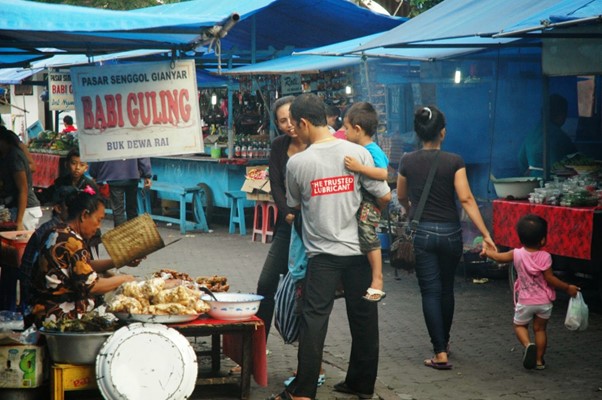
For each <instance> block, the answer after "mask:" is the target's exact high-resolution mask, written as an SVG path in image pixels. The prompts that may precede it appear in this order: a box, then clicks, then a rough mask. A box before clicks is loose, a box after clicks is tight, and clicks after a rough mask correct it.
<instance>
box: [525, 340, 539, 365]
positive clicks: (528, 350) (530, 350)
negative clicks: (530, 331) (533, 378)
mask: <svg viewBox="0 0 602 400" xmlns="http://www.w3.org/2000/svg"><path fill="white" fill-rule="evenodd" d="M536 366H537V346H535V344H533V343H529V344H528V345H527V347H525V351H524V353H523V367H525V368H526V369H533V368H535V367H536Z"/></svg>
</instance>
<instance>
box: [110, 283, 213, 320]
mask: <svg viewBox="0 0 602 400" xmlns="http://www.w3.org/2000/svg"><path fill="white" fill-rule="evenodd" d="M170 279H171V277H170ZM184 282H186V281H184ZM188 283H189V284H190V285H193V283H192V282H188ZM188 286H189V285H186V284H184V283H183V284H180V285H179V286H176V287H174V288H170V289H166V287H167V283H166V282H165V280H164V279H163V278H152V279H149V280H146V281H144V282H127V283H124V284H122V285H121V294H119V295H117V296H115V298H114V299H113V301H111V303H110V304H109V309H110V311H111V312H127V313H129V314H154V315H195V314H201V313H204V312H207V311H209V308H210V307H209V305H208V304H206V303H205V302H204V301H202V300H201V299H200V298H201V293H200V292H199V291H198V290H195V289H192V288H190V287H188Z"/></svg>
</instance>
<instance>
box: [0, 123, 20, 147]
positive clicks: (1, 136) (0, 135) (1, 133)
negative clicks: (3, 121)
mask: <svg viewBox="0 0 602 400" xmlns="http://www.w3.org/2000/svg"><path fill="white" fill-rule="evenodd" d="M0 140H1V141H3V142H6V143H8V144H9V145H11V146H13V147H19V136H17V134H16V133H15V132H13V131H9V130H8V129H6V127H4V126H2V125H0Z"/></svg>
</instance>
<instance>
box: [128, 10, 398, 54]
mask: <svg viewBox="0 0 602 400" xmlns="http://www.w3.org/2000/svg"><path fill="white" fill-rule="evenodd" d="M243 5H244V6H246V7H248V8H249V10H245V9H243ZM144 10H149V11H151V12H152V13H153V15H161V16H164V17H169V18H171V17H172V16H178V15H188V16H196V17H199V18H200V17H204V16H205V15H221V16H222V18H223V16H224V14H225V15H228V13H231V12H237V13H239V14H240V21H239V22H238V23H236V25H235V26H234V28H232V30H230V32H229V33H228V34H227V36H226V37H224V38H223V39H222V40H221V42H222V43H221V45H222V49H224V50H227V49H231V48H236V49H238V50H248V49H250V48H251V46H252V42H251V38H253V37H255V47H256V48H257V49H267V48H269V47H273V48H275V49H281V48H284V47H286V46H292V47H294V48H295V49H307V48H312V47H317V46H322V45H326V44H330V43H336V42H341V41H344V40H348V39H352V38H356V37H360V36H366V35H369V34H372V33H376V32H383V31H385V30H387V29H391V28H393V27H395V26H398V25H399V24H400V23H402V22H404V21H405V20H406V18H399V17H390V16H386V15H382V14H377V13H374V12H372V11H370V10H368V9H365V8H361V7H358V6H357V5H355V4H353V3H352V2H350V1H347V0H277V1H266V0H259V1H255V0H254V1H247V2H244V1H240V0H220V1H213V0H195V1H186V2H181V3H173V4H166V5H163V6H158V7H151V8H147V9H142V10H137V12H143V11H144ZM254 30H255V33H254Z"/></svg>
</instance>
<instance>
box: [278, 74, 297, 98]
mask: <svg viewBox="0 0 602 400" xmlns="http://www.w3.org/2000/svg"><path fill="white" fill-rule="evenodd" d="M280 83H281V90H282V95H283V96H287V95H289V94H296V93H301V90H302V87H303V86H302V82H301V75H299V74H290V75H282V77H281V78H280Z"/></svg>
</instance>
